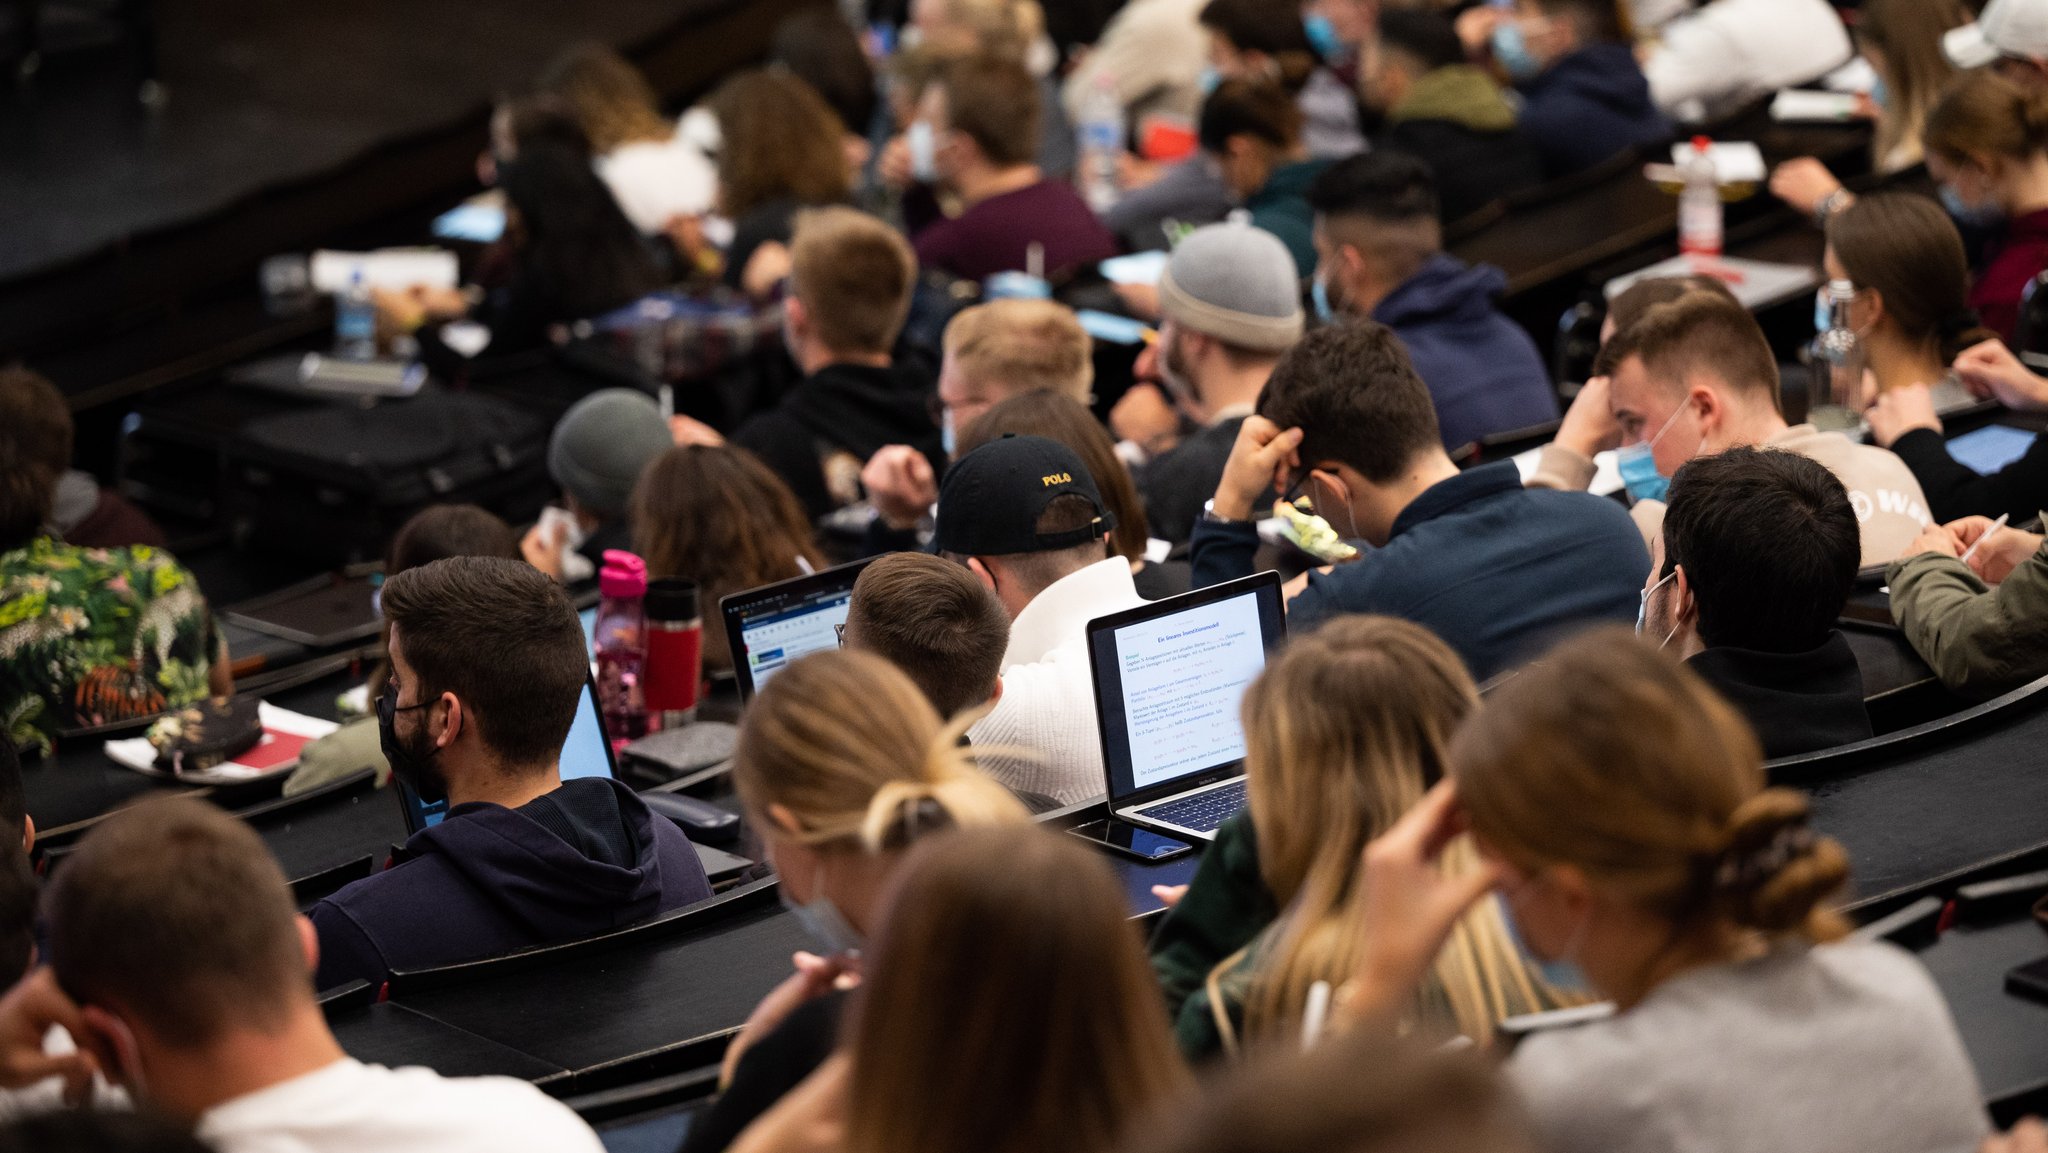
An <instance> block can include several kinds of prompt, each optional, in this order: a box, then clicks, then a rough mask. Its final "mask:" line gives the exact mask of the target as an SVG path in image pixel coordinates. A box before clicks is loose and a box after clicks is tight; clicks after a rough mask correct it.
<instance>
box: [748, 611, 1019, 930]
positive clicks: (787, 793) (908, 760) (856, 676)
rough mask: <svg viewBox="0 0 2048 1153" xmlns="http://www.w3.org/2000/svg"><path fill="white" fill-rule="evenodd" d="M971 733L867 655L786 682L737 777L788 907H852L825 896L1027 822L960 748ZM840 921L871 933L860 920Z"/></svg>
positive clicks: (779, 679) (763, 708)
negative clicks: (973, 832) (856, 879)
mask: <svg viewBox="0 0 2048 1153" xmlns="http://www.w3.org/2000/svg"><path fill="white" fill-rule="evenodd" d="M963 728H964V725H954V726H950V727H949V726H947V725H944V724H942V723H941V721H940V719H939V714H938V713H937V711H936V710H934V709H933V708H932V705H931V702H930V701H928V700H926V699H925V696H924V693H923V692H922V691H920V690H919V689H918V687H917V685H916V684H914V683H913V682H912V681H911V680H910V678H909V677H908V676H906V675H904V674H903V673H902V672H901V671H900V670H898V669H897V668H896V667H895V666H894V665H891V664H890V663H889V662H888V661H886V660H884V659H882V658H881V657H878V656H874V655H872V654H869V653H862V652H852V651H847V650H833V651H828V652H821V653H814V654H812V655H810V656H807V657H805V658H803V659H802V660H799V661H796V662H795V663H793V664H791V665H789V666H788V667H786V668H784V669H782V670H781V671H780V672H778V673H777V674H776V675H775V678H774V679H773V680H771V681H769V682H768V684H767V685H765V686H764V687H763V688H762V689H761V691H760V693H759V694H757V695H756V696H755V698H754V700H753V703H752V704H751V705H749V706H748V709H747V713H746V717H745V719H744V720H743V721H742V722H741V724H740V737H739V746H738V748H737V749H736V750H735V751H734V753H733V772H732V776H733V784H734V786H735V787H736V788H737V790H738V791H739V795H740V802H741V804H743V805H744V806H745V807H746V810H747V813H748V816H749V823H750V824H751V826H752V827H753V828H755V829H756V830H759V831H760V833H761V836H762V838H763V839H764V840H765V841H766V842H767V843H768V855H769V857H770V859H771V860H772V861H773V862H774V864H775V868H776V872H777V873H778V874H780V875H781V877H782V883H783V884H784V885H785V886H786V887H787V891H788V893H789V895H790V896H791V897H792V898H794V899H795V900H796V901H798V902H800V903H801V902H809V901H814V900H817V899H818V898H819V897H820V896H832V897H833V898H834V899H837V900H840V901H841V902H842V904H843V903H844V900H845V896H846V894H845V893H844V892H843V891H841V892H828V890H832V889H835V888H843V886H844V885H845V884H846V883H847V877H846V876H845V875H844V874H850V873H854V872H859V873H863V874H872V873H873V872H874V871H875V870H876V869H877V868H880V869H883V870H884V871H885V870H886V867H887V866H888V864H890V863H892V862H893V860H894V856H895V854H896V853H897V852H898V851H900V850H901V849H903V848H904V847H905V846H906V845H908V844H909V843H911V842H912V841H914V840H916V839H917V837H918V836H920V835H921V834H923V833H927V832H930V831H933V830H936V829H940V828H946V827H951V826H973V825H992V824H1002V823H1007V822H1015V821H1022V820H1024V819H1025V816H1026V815H1025V811H1024V807H1023V806H1022V805H1021V804H1019V803H1018V802H1017V800H1016V798H1015V797H1013V796H1011V795H1010V793H1009V791H1008V790H1007V789H1004V788H1003V787H1002V786H1001V785H1000V784H997V783H996V782H995V780H994V779H992V778H990V777H988V776H987V775H985V774H983V773H982V772H981V771H980V770H978V769H976V768H975V767H974V763H973V759H972V756H971V754H970V753H969V752H968V751H967V750H965V749H963V748H961V747H960V743H959V737H960V733H961V731H962V729H963ZM862 862H866V863H862ZM876 862H879V863H880V864H879V865H877V864H876ZM835 866H837V867H839V869H840V871H841V873H842V875H841V876H840V877H837V878H834V877H832V876H829V875H828V873H829V872H831V871H832V870H833V869H834V867H835ZM869 880H872V877H871V876H870V877H869ZM842 911H844V912H845V913H846V914H847V915H848V916H849V917H850V918H852V919H853V920H854V921H855V922H856V928H865V927H866V926H865V925H862V924H860V922H862V921H863V920H865V917H864V916H863V911H862V910H859V909H854V908H845V909H843V910H842Z"/></svg>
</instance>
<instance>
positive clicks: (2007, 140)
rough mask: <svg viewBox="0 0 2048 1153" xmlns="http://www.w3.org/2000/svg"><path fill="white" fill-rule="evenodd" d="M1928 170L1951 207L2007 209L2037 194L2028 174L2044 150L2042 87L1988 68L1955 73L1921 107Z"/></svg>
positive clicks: (1967, 212)
mask: <svg viewBox="0 0 2048 1153" xmlns="http://www.w3.org/2000/svg"><path fill="white" fill-rule="evenodd" d="M1921 140H1922V143H1923V144H1924V145H1925V147H1926V150H1927V172H1928V175H1930V176H1932V177H1934V178H1935V179H1936V180H1939V181H1940V182H1941V184H1942V199H1943V200H1944V201H1946V202H1947V207H1948V208H1949V210H1950V211H1951V212H1955V213H1957V214H1958V215H1962V216H1969V217H1977V216H1991V215H1997V214H2000V213H2004V214H2010V213H2012V212H2013V211H2014V210H2015V209H2017V208H2026V207H2031V206H2032V205H2030V204H2027V203H2025V202H2024V201H2027V200H2033V199H2036V198H2038V196H2039V189H2038V188H2037V187H2034V186H2035V185H2037V184H2038V183H2039V181H2038V180H2036V179H2033V177H2034V175H2035V173H2036V172H2037V171H2038V169H2039V166H2040V165H2041V164H2042V163H2043V162H2044V159H2048V157H2044V153H2048V91H2042V90H2041V89H2038V88H2030V87H2021V86H2020V85H2018V84H2015V83H2013V82H2012V81H2010V80H2008V79H2006V78H2005V77H2003V76H2001V75H1999V74H1998V73H1997V72H1995V71H1992V70H1989V69H1978V70H1977V71H1974V72H1962V73H1958V74H1957V75H1956V77H1955V78H1954V79H1953V80H1950V81H1949V83H1948V86H1947V87H1946V88H1944V89H1942V92H1941V97H1940V99H1938V100H1936V101H1935V104H1934V107H1933V108H1932V109H1930V110H1929V111H1928V113H1927V126H1926V128H1925V129H1924V130H1923V131H1922V133H1921Z"/></svg>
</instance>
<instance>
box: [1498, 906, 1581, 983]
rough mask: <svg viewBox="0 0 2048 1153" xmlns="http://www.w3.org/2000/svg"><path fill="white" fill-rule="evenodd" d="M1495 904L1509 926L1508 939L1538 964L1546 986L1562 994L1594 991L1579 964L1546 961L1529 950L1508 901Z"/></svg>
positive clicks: (1504, 922)
mask: <svg viewBox="0 0 2048 1153" xmlns="http://www.w3.org/2000/svg"><path fill="white" fill-rule="evenodd" d="M1495 903H1496V904H1498V905H1499V906H1500V919H1501V923H1502V924H1503V925H1506V926H1507V930H1508V937H1509V938H1510V939H1512V940H1513V941H1514V943H1515V951H1516V952H1518V953H1520V954H1522V956H1524V957H1527V958H1529V959H1530V960H1531V961H1534V962H1536V972H1537V975H1538V976H1540V977H1542V978H1543V983H1544V984H1546V985H1548V986H1550V987H1551V988H1552V989H1555V990H1557V991H1558V992H1560V993H1590V992H1591V991H1592V989H1593V984H1592V982H1590V981H1588V980H1587V979H1586V971H1585V970H1584V969H1581V968H1579V965H1578V962H1576V961H1573V960H1571V959H1570V958H1569V957H1559V958H1558V959H1557V960H1555V961H1546V960H1544V959H1543V958H1541V957H1539V956H1537V955H1536V952H1535V950H1533V949H1531V948H1529V942H1528V941H1527V940H1525V939H1524V938H1523V936H1522V930H1521V927H1520V926H1518V925H1516V924H1515V914H1514V913H1513V912H1512V911H1511V910H1509V908H1508V903H1507V901H1505V900H1499V901H1496V902H1495Z"/></svg>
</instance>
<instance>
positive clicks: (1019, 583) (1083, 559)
mask: <svg viewBox="0 0 2048 1153" xmlns="http://www.w3.org/2000/svg"><path fill="white" fill-rule="evenodd" d="M1115 527H1116V517H1115V515H1113V514H1112V513H1111V512H1110V511H1109V508H1108V506H1106V505H1104V504H1103V502H1102V495H1101V493H1100V492H1099V491H1098V490H1097V489H1096V487H1095V480H1094V478H1093V477H1091V476H1089V475H1088V469H1087V466H1085V465H1083V464H1082V463H1081V458H1080V457H1079V456H1077V455H1075V453H1074V450H1072V449H1070V448H1068V447H1067V446H1066V445H1063V444H1061V443H1059V442H1058V441H1055V440H1048V439H1046V438H1045V437H1042V436H1005V437H1002V438H1000V439H997V440H992V441H990V442H989V443H987V444H984V445H982V446H981V447H980V448H977V449H975V450H974V451H973V452H970V453H968V454H967V455H965V456H963V457H961V458H960V459H959V460H958V461H955V462H954V464H953V467H952V468H950V469H948V470H946V480H945V483H944V484H943V485H941V486H940V488H939V513H938V523H937V526H936V532H935V534H934V535H933V538H932V544H933V545H934V546H935V547H936V548H937V549H938V551H939V552H940V553H941V554H943V555H945V556H947V557H948V558H950V559H952V560H954V561H956V562H957V563H960V564H964V565H966V566H967V568H968V571H970V572H972V573H973V574H974V575H975V577H976V578H978V579H979V580H980V581H981V583H982V585H983V586H984V587H986V588H988V589H990V590H992V591H994V593H995V594H996V597H997V599H999V600H1001V601H1002V602H1003V607H1004V608H1005V609H1007V610H1009V613H1010V616H1011V617H1013V618H1014V617H1015V616H1016V615H1017V614H1018V613H1020V612H1023V611H1024V606H1025V605H1028V604H1030V603H1031V600H1032V598H1033V597H1036V596H1037V595H1038V594H1039V593H1040V592H1043V591H1044V590H1045V589H1046V588H1048V587H1049V586H1051V585H1052V584H1053V583H1054V582H1055V581H1058V580H1060V579H1062V578H1063V577H1067V576H1070V575H1072V574H1073V573H1076V572H1079V571H1080V570H1082V569H1084V568H1087V567H1088V566H1089V565H1091V564H1094V563H1096V562H1098V561H1101V560H1105V559H1107V558H1108V556H1109V544H1108V538H1109V533H1110V530H1112V529H1114V528H1115Z"/></svg>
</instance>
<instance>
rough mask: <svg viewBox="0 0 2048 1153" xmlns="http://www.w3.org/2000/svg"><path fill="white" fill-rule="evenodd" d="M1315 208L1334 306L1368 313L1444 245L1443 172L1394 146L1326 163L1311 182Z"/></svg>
mask: <svg viewBox="0 0 2048 1153" xmlns="http://www.w3.org/2000/svg"><path fill="white" fill-rule="evenodd" d="M1308 203H1309V207H1311V208H1313V209H1315V213H1316V225H1315V243H1316V280H1317V282H1318V283H1319V284H1321V285H1322V288H1321V289H1320V291H1322V292H1323V293H1325V294H1326V295H1327V298H1328V301H1329V305H1330V308H1331V309H1332V310H1333V311H1335V312H1340V313H1344V314H1346V315H1350V316H1368V315H1370V314H1371V313H1372V310H1373V309H1374V308H1376V307H1378V306H1379V303H1380V301H1382V300H1385V299H1386V298H1387V297H1388V296H1389V295H1390V294H1392V293H1393V291H1394V290H1395V289H1396V288H1399V287H1400V286H1401V283H1402V282H1403V281H1405V280H1407V279H1408V278H1409V277H1411V276H1413V275H1415V273H1416V272H1417V271H1418V270H1420V269H1421V268H1422V266H1423V265H1424V264H1426V263H1427V262H1428V261H1429V259H1430V257H1432V256H1435V255H1436V254H1437V253H1439V252H1441V251H1443V246H1444V233H1443V225H1442V224H1441V223H1439V222H1438V220H1437V195H1436V176H1435V175H1434V174H1433V173H1431V172H1430V170H1429V165H1427V164H1425V163H1423V162H1422V161H1421V160H1418V159H1416V158H1415V157H1413V156H1410V155H1408V154H1406V153H1403V152H1398V151H1395V150H1393V149H1374V150H1373V151H1371V152H1368V153H1365V154H1364V155H1362V156H1353V157H1350V158H1348V159H1345V160H1340V161H1338V162H1337V163H1335V164H1332V165H1331V166H1330V167H1328V168H1326V169H1324V170H1323V171H1322V173H1321V175H1319V176H1317V177H1316V179H1315V183H1313V184H1311V185H1310V186H1309V190H1308Z"/></svg>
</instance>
